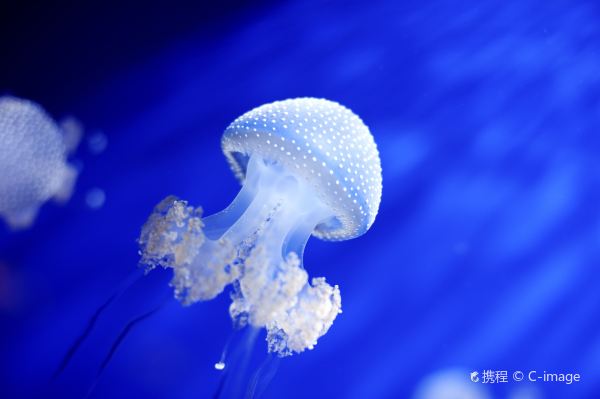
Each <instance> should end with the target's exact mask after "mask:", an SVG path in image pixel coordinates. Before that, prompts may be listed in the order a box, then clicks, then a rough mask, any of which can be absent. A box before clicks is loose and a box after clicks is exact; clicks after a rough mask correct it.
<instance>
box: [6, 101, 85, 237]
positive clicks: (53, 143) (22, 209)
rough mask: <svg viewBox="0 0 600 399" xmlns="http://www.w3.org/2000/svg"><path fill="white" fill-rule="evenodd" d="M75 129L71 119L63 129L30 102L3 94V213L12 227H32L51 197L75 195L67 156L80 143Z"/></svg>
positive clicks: (64, 198) (74, 175) (63, 198)
mask: <svg viewBox="0 0 600 399" xmlns="http://www.w3.org/2000/svg"><path fill="white" fill-rule="evenodd" d="M74 130H75V127H74V125H73V123H72V122H69V123H67V124H66V125H65V129H64V130H63V129H61V128H60V127H59V126H58V125H57V124H56V123H55V122H54V121H53V120H52V118H51V117H50V116H48V114H46V112H45V111H44V110H43V109H42V108H41V107H40V106H39V105H37V104H35V103H33V102H31V101H28V100H23V99H19V98H16V97H11V96H3V97H0V170H2V171H3V173H2V175H1V176H0V217H2V218H3V219H4V220H5V222H6V223H7V224H8V226H10V227H11V228H13V229H23V228H27V227H29V226H30V225H31V224H32V223H33V222H34V220H35V218H36V216H37V213H38V211H39V208H40V207H41V206H42V205H43V204H44V203H45V202H46V201H48V200H49V199H54V200H56V201H58V202H66V201H67V200H68V199H69V198H70V197H71V193H72V191H73V187H74V184H75V180H76V178H77V170H76V169H75V168H74V167H73V166H72V165H70V164H69V163H67V155H68V153H69V151H72V150H74V147H76V146H77V142H78V139H77V137H75V135H73V134H70V133H69V132H73V131H74ZM64 133H69V134H64Z"/></svg>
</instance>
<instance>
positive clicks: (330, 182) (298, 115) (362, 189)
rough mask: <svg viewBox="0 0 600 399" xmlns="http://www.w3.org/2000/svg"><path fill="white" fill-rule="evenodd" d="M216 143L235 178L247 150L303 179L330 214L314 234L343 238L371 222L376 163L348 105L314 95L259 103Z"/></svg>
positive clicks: (377, 188)
mask: <svg viewBox="0 0 600 399" xmlns="http://www.w3.org/2000/svg"><path fill="white" fill-rule="evenodd" d="M221 145H222V148H223V152H224V154H225V157H226V158H227V160H228V162H229V164H230V166H231V169H232V170H233V172H234V174H235V175H236V177H237V178H238V179H239V180H240V181H241V182H243V181H244V178H245V173H246V165H247V163H248V159H249V158H250V156H251V155H252V154H259V155H260V156H262V157H263V158H265V159H269V160H273V161H276V162H278V163H280V164H282V165H284V167H286V169H288V170H290V171H292V173H294V174H295V175H296V176H297V177H299V178H302V179H304V180H305V181H306V182H308V183H309V184H310V186H311V187H312V188H313V189H314V190H315V194H316V195H317V196H318V197H319V198H320V199H321V201H323V203H325V204H326V205H327V206H329V207H330V208H331V209H332V210H333V211H334V214H335V218H333V219H332V220H329V221H327V222H325V223H322V224H320V225H318V226H317V228H316V229H315V231H314V232H313V235H315V236H316V237H319V238H321V239H324V240H346V239H350V238H354V237H357V236H359V235H361V234H363V233H365V232H366V231H367V230H368V229H369V228H370V227H371V225H372V224H373V221H374V220H375V216H376V215H377V211H378V210H379V203H380V201H381V162H380V160H379V153H378V151H377V145H376V144H375V141H374V140H373V136H372V135H371V133H370V132H369V129H368V128H367V126H365V124H364V123H363V122H362V120H361V119H360V118H359V117H358V116H357V115H356V114H354V113H353V112H352V111H350V110H349V109H348V108H346V107H344V106H342V105H340V104H338V103H336V102H333V101H329V100H325V99H317V98H296V99H289V100H284V101H276V102H273V103H270V104H266V105H262V106H260V107H258V108H255V109H253V110H251V111H249V112H247V113H245V114H244V115H242V116H240V117H239V118H237V119H236V120H235V121H233V123H231V125H229V127H227V129H226V130H225V133H224V134H223V138H222V141H221Z"/></svg>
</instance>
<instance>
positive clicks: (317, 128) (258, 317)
mask: <svg viewBox="0 0 600 399" xmlns="http://www.w3.org/2000/svg"><path fill="white" fill-rule="evenodd" d="M222 149H223V152H224V154H225V157H226V158H227V161H228V162H229V165H230V166H231V169H232V170H233V173H234V174H235V176H236V177H237V178H238V179H239V181H240V182H241V183H242V185H243V186H242V189H241V191H240V192H239V194H238V195H237V196H236V198H235V199H234V200H233V202H232V203H231V204H230V205H229V206H228V207H227V208H226V209H225V210H223V211H221V212H219V213H217V214H214V215H211V216H208V217H203V215H202V210H201V209H200V208H194V207H192V206H189V205H188V203H187V202H186V201H183V200H179V199H177V198H175V197H168V198H166V199H165V200H163V201H162V202H161V203H160V204H158V205H157V206H156V208H155V209H154V212H153V213H152V215H151V216H150V217H149V219H148V221H147V222H146V224H145V225H144V226H143V228H142V233H141V236H140V239H139V243H140V248H141V250H140V254H141V263H142V264H145V265H147V267H148V268H150V269H152V268H154V267H156V266H161V267H164V268H171V269H172V270H173V278H172V281H171V285H172V286H173V288H174V291H175V296H176V297H177V298H178V299H179V300H180V301H181V302H182V303H184V304H186V305H187V304H192V303H195V302H198V301H205V300H209V299H212V298H214V297H215V296H217V295H218V294H220V293H221V292H222V291H223V290H224V288H225V287H226V286H227V285H229V284H231V285H232V287H233V292H232V303H231V306H230V309H229V311H230V315H231V317H232V319H233V320H234V321H235V322H236V324H237V325H241V326H243V325H246V324H249V325H251V326H253V327H259V328H260V327H264V328H266V330H267V342H268V351H269V352H273V353H276V354H277V355H279V356H287V355H290V354H293V353H300V352H302V351H304V350H305V349H312V348H313V347H314V346H315V345H316V343H317V339H318V338H319V337H321V336H322V335H323V334H325V333H326V332H327V331H328V329H329V328H330V326H331V325H332V323H333V321H334V319H335V318H336V316H337V315H338V314H339V313H341V298H340V291H339V288H338V286H337V285H335V286H332V285H330V284H328V283H327V282H326V281H325V278H323V277H319V278H313V279H311V280H309V278H308V274H307V272H306V270H305V269H304V267H303V266H304V265H303V261H302V257H303V252H304V247H305V244H306V242H307V240H308V238H309V237H310V235H314V236H316V237H318V238H320V239H323V240H330V241H337V240H347V239H351V238H354V237H357V236H359V235H361V234H363V233H365V232H366V231H367V230H368V229H369V228H370V227H371V225H372V224H373V221H374V220H375V216H376V215H377V212H378V209H379V203H380V199H381V188H382V179H381V163H380V160H379V154H378V151H377V146H376V144H375V142H374V140H373V136H372V135H371V133H370V132H369V129H368V128H367V126H365V124H364V123H363V122H362V120H361V119H360V118H359V117H358V116H357V115H355V114H354V113H353V112H352V111H350V110H349V109H347V108H345V107H343V106H342V105H340V104H338V103H335V102H332V101H328V100H324V99H316V98H298V99H291V100H285V101H278V102H274V103H271V104H267V105H263V106H261V107H258V108H256V109H253V110H252V111H250V112H248V113H246V114H244V115H242V116H241V117H239V118H238V119H236V120H235V121H234V122H233V123H232V124H231V125H229V127H228V128H227V129H226V130H225V133H224V134H223V138H222ZM219 366H220V364H219Z"/></svg>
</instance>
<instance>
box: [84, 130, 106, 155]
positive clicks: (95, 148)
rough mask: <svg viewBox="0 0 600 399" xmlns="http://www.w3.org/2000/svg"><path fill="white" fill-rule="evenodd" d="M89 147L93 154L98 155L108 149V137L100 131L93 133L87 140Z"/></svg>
mask: <svg viewBox="0 0 600 399" xmlns="http://www.w3.org/2000/svg"><path fill="white" fill-rule="evenodd" d="M87 144H88V148H89V150H90V152H91V153H92V154H95V155H98V154H100V153H101V152H104V150H106V146H107V145H108V138H107V137H106V135H105V134H104V133H102V132H100V131H98V132H96V133H93V134H92V135H91V136H90V137H89V138H88V140H87Z"/></svg>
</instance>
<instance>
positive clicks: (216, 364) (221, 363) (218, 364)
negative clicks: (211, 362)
mask: <svg viewBox="0 0 600 399" xmlns="http://www.w3.org/2000/svg"><path fill="white" fill-rule="evenodd" d="M224 368H225V363H223V362H219V363H215V369H217V370H223V369H224Z"/></svg>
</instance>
